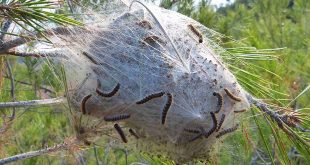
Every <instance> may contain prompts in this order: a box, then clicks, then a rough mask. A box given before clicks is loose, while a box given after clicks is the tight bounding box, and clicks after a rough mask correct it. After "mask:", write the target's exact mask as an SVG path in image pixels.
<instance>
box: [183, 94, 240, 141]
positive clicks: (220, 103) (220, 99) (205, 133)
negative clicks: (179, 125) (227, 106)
mask: <svg viewBox="0 0 310 165" xmlns="http://www.w3.org/2000/svg"><path fill="white" fill-rule="evenodd" d="M224 91H225V93H226V95H227V96H228V97H229V98H230V99H231V100H233V101H237V102H241V101H242V100H241V98H240V97H238V96H235V95H234V94H233V93H231V92H230V91H229V90H228V89H227V88H225V89H224ZM213 96H215V97H217V100H218V102H217V106H216V109H215V111H214V112H210V115H211V119H212V123H213V126H212V127H211V128H210V129H209V130H208V131H205V130H204V129H203V128H202V127H200V128H198V129H189V128H185V129H184V131H186V132H188V133H194V134H197V135H196V136H194V137H193V138H191V139H190V140H189V141H190V142H192V141H195V140H197V139H199V138H201V137H203V136H204V137H205V138H208V137H209V136H210V135H211V134H212V133H214V132H218V134H217V135H216V136H215V137H216V138H220V137H221V136H223V135H225V134H227V133H230V132H233V131H235V130H237V128H238V124H236V125H235V126H233V127H231V128H228V129H225V130H222V131H220V132H219V130H220V129H221V127H222V125H223V123H224V120H225V117H226V116H225V114H222V115H221V117H220V119H219V121H218V120H217V118H216V114H218V113H219V112H220V111H221V109H222V108H223V104H224V99H223V96H222V95H221V94H220V93H218V92H213ZM240 112H245V110H240V111H234V113H240Z"/></svg>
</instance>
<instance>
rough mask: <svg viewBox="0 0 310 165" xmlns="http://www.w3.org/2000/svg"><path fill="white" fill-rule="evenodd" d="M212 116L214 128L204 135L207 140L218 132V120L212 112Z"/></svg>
mask: <svg viewBox="0 0 310 165" xmlns="http://www.w3.org/2000/svg"><path fill="white" fill-rule="evenodd" d="M210 115H211V118H212V121H213V126H212V128H211V129H210V130H209V131H208V132H206V133H205V134H204V136H205V138H208V137H209V136H210V135H211V134H212V133H213V132H214V131H215V130H216V127H217V119H216V116H215V114H214V112H210Z"/></svg>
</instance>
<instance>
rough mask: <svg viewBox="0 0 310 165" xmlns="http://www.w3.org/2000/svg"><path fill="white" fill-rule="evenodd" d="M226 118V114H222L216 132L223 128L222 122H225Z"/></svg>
mask: <svg viewBox="0 0 310 165" xmlns="http://www.w3.org/2000/svg"><path fill="white" fill-rule="evenodd" d="M224 120H225V114H222V116H221V119H220V122H219V125H218V127H217V129H216V132H217V131H219V130H220V129H221V127H222V124H223V123H224Z"/></svg>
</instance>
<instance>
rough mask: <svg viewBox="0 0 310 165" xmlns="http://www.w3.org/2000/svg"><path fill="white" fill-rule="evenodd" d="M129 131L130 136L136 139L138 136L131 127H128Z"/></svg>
mask: <svg viewBox="0 0 310 165" xmlns="http://www.w3.org/2000/svg"><path fill="white" fill-rule="evenodd" d="M129 133H130V134H131V135H132V136H134V137H135V138H136V139H139V136H138V135H137V134H136V132H135V131H134V130H133V129H131V128H129Z"/></svg>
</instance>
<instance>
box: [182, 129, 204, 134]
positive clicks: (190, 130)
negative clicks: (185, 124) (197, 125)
mask: <svg viewBox="0 0 310 165" xmlns="http://www.w3.org/2000/svg"><path fill="white" fill-rule="evenodd" d="M184 131H186V132H189V133H201V130H198V129H190V128H185V129H184Z"/></svg>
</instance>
